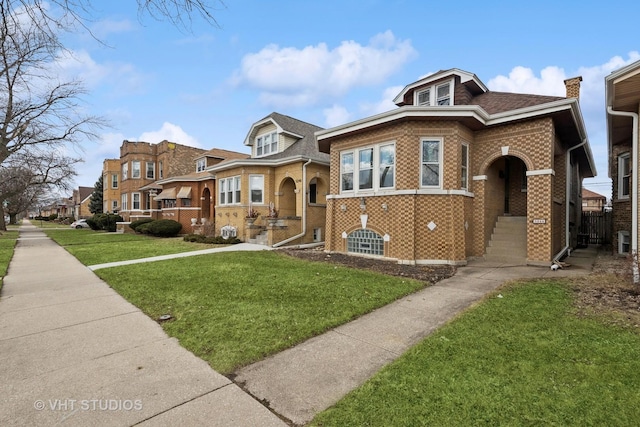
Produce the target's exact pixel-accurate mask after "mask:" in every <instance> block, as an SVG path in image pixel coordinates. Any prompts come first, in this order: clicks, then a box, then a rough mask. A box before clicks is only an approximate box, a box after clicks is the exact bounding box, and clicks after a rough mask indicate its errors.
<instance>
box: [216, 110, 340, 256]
mask: <svg viewBox="0 0 640 427" xmlns="http://www.w3.org/2000/svg"><path fill="white" fill-rule="evenodd" d="M320 129H321V128H320V127H318V126H314V125H312V124H309V123H305V122H302V121H300V120H297V119H294V118H292V117H289V116H285V115H282V114H279V113H272V114H270V115H268V116H267V117H265V118H264V119H262V120H259V121H258V122H256V123H254V124H253V125H252V126H251V129H250V130H249V133H248V134H247V137H246V138H245V141H244V144H245V145H247V146H249V147H251V158H248V159H235V160H230V161H225V162H221V163H220V164H218V165H215V166H212V167H207V168H206V169H207V171H209V172H211V173H213V174H215V178H216V183H217V191H216V195H215V199H216V201H215V212H216V222H215V224H216V234H218V235H236V236H237V237H238V238H240V239H242V240H244V241H248V242H256V243H261V244H266V245H269V246H281V245H285V244H286V245H294V244H306V243H313V242H321V241H323V239H324V227H325V224H326V194H327V193H328V191H329V156H328V155H327V154H324V153H320V152H319V151H318V147H317V143H316V139H315V137H314V132H316V131H318V130H320ZM270 207H273V210H275V211H277V212H278V216H277V218H269V217H268V216H269V212H270ZM249 209H252V210H254V211H257V212H258V213H259V215H258V216H257V218H255V219H249V218H246V217H247V213H248V211H249Z"/></svg>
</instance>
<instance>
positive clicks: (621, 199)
mask: <svg viewBox="0 0 640 427" xmlns="http://www.w3.org/2000/svg"><path fill="white" fill-rule="evenodd" d="M605 98H606V104H607V131H608V140H609V143H608V146H609V177H610V178H611V179H612V181H613V183H612V184H613V197H612V199H611V202H612V203H611V204H612V214H613V233H612V238H613V244H612V246H613V251H614V253H618V254H621V255H629V254H631V255H632V256H637V253H638V201H637V196H638V174H637V173H633V171H634V170H636V171H637V170H638V132H639V129H638V127H639V125H638V115H639V114H640V61H637V62H634V63H633V64H630V65H628V66H626V67H623V68H621V69H619V70H616V71H614V72H612V73H611V74H609V75H608V76H607V77H606V78H605ZM634 267H636V268H635V269H634V272H633V273H634V282H635V283H638V282H639V281H640V277H639V274H638V271H637V264H634Z"/></svg>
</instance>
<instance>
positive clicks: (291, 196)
mask: <svg viewBox="0 0 640 427" xmlns="http://www.w3.org/2000/svg"><path fill="white" fill-rule="evenodd" d="M279 193H280V196H279V197H280V200H279V203H278V205H279V210H280V216H281V217H294V216H298V215H297V212H296V205H297V203H296V183H295V181H294V180H293V178H285V179H284V180H282V182H281V183H280V191H279Z"/></svg>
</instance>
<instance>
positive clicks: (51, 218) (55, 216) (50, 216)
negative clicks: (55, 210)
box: [49, 214, 58, 221]
mask: <svg viewBox="0 0 640 427" xmlns="http://www.w3.org/2000/svg"><path fill="white" fill-rule="evenodd" d="M56 219H58V214H51V215H49V221H54V220H56Z"/></svg>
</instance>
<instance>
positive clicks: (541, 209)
mask: <svg viewBox="0 0 640 427" xmlns="http://www.w3.org/2000/svg"><path fill="white" fill-rule="evenodd" d="M527 175H528V177H527V193H528V194H527V262H528V263H529V264H534V265H549V263H550V262H551V258H552V257H553V253H552V250H553V232H552V231H553V196H552V195H553V192H552V190H553V182H552V175H551V174H550V173H549V174H531V175H530V174H527Z"/></svg>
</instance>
